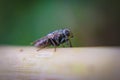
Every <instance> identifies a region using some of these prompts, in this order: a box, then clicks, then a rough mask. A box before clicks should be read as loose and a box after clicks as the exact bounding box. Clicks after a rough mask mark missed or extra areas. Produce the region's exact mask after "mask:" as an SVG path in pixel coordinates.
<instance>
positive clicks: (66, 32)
mask: <svg viewBox="0 0 120 80" xmlns="http://www.w3.org/2000/svg"><path fill="white" fill-rule="evenodd" d="M71 38H73V34H72V32H71V30H70V29H68V28H65V29H59V30H55V31H53V32H51V33H49V34H48V35H46V36H45V37H42V38H40V39H38V40H36V41H34V42H33V45H34V46H35V47H38V48H39V49H38V50H37V51H39V50H41V49H43V48H45V47H48V46H54V47H55V51H56V47H57V46H59V45H60V44H61V45H63V43H67V44H69V46H70V47H72V44H71V41H70V39H71ZM63 47H64V45H63Z"/></svg>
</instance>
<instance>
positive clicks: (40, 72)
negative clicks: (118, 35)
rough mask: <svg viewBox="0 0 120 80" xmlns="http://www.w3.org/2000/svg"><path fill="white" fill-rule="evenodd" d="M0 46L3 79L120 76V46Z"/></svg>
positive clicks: (116, 79)
mask: <svg viewBox="0 0 120 80" xmlns="http://www.w3.org/2000/svg"><path fill="white" fill-rule="evenodd" d="M36 50H37V49H36V48H34V47H29V46H28V47H27V46H25V47H24V46H1V47H0V80H120V47H78V48H57V49H56V52H54V48H51V49H42V50H40V51H36Z"/></svg>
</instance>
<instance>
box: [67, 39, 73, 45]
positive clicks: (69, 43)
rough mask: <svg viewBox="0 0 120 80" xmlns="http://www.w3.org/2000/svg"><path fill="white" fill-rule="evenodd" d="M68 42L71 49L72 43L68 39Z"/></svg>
mask: <svg viewBox="0 0 120 80" xmlns="http://www.w3.org/2000/svg"><path fill="white" fill-rule="evenodd" d="M68 42H69V45H70V47H72V43H71V40H70V39H68Z"/></svg>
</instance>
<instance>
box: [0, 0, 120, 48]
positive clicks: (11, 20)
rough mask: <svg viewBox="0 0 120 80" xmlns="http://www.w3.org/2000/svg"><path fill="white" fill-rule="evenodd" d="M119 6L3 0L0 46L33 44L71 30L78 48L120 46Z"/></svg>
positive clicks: (77, 0)
mask: <svg viewBox="0 0 120 80" xmlns="http://www.w3.org/2000/svg"><path fill="white" fill-rule="evenodd" d="M118 7H119V6H118V4H117V2H114V3H113V2H109V3H108V2H107V1H89V0H69V1H68V0H59V1H58V0H51V1H49V0H45V1H41V0H31V1H29V0H1V1H0V44H1V45H30V43H31V42H32V41H34V40H36V39H38V38H40V37H43V36H45V35H46V34H48V33H49V32H51V31H54V30H56V29H61V28H66V27H68V28H71V30H72V32H73V34H74V38H73V39H72V43H73V45H74V46H95V45H103V46H105V45H120V39H119V38H118V36H119V35H118V34H119V31H118V28H119V27H118V24H117V23H116V22H118V20H117V17H118V15H119V14H117V10H118ZM113 11H114V12H113ZM111 22H112V23H113V24H112V25H111V24H110V23H111ZM114 24H116V25H114ZM109 25H110V26H109ZM109 29H111V30H110V31H108V30H109ZM113 29H114V30H113ZM110 36H111V37H110ZM110 39H111V40H110Z"/></svg>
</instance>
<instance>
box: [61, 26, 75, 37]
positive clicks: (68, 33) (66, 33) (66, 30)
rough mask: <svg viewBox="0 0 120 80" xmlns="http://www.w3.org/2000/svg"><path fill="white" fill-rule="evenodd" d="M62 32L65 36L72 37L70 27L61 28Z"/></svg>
mask: <svg viewBox="0 0 120 80" xmlns="http://www.w3.org/2000/svg"><path fill="white" fill-rule="evenodd" d="M63 33H64V34H65V35H66V36H67V37H69V38H73V33H72V32H71V30H70V29H67V28H66V29H64V30H63Z"/></svg>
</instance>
